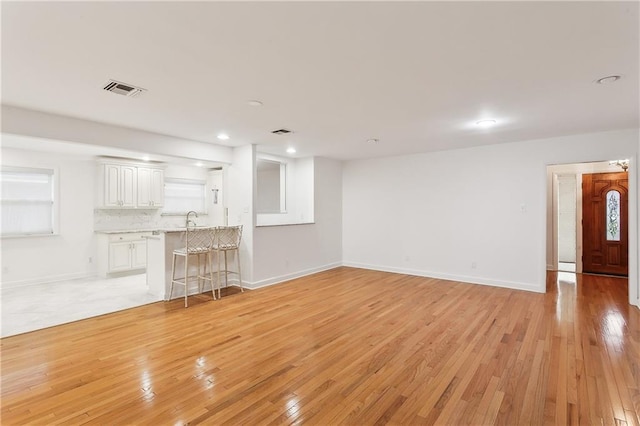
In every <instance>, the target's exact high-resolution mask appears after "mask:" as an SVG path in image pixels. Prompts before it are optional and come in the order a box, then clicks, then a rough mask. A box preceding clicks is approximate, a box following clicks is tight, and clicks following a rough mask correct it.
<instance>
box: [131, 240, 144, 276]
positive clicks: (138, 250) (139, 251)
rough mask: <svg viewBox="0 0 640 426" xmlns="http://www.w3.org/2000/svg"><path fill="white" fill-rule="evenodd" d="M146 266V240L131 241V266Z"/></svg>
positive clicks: (134, 267) (136, 267)
mask: <svg viewBox="0 0 640 426" xmlns="http://www.w3.org/2000/svg"><path fill="white" fill-rule="evenodd" d="M146 267H147V241H146V240H141V241H133V242H132V243H131V268H132V269H139V268H146Z"/></svg>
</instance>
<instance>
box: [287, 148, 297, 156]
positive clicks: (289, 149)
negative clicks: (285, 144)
mask: <svg viewBox="0 0 640 426" xmlns="http://www.w3.org/2000/svg"><path fill="white" fill-rule="evenodd" d="M287 153H288V154H295V153H296V149H295V148H294V147H292V146H290V147H289V148H287Z"/></svg>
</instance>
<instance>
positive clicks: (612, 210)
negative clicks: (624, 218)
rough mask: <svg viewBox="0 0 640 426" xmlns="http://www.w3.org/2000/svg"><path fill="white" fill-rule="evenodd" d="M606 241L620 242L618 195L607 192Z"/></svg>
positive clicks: (616, 192) (615, 192)
mask: <svg viewBox="0 0 640 426" xmlns="http://www.w3.org/2000/svg"><path fill="white" fill-rule="evenodd" d="M607 241H620V193H619V192H618V191H609V192H607Z"/></svg>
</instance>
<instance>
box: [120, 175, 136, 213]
mask: <svg viewBox="0 0 640 426" xmlns="http://www.w3.org/2000/svg"><path fill="white" fill-rule="evenodd" d="M136 172H137V170H136V167H135V166H120V178H121V184H120V188H121V192H120V194H121V195H120V201H121V204H120V205H121V206H122V207H135V206H136V201H137V200H136V193H137V189H138V188H137V179H136V175H137V173H136Z"/></svg>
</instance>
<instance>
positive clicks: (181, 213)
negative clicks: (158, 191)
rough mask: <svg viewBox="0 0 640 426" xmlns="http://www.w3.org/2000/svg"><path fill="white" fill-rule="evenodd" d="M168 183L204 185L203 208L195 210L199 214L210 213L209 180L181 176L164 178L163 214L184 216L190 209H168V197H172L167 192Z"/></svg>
mask: <svg viewBox="0 0 640 426" xmlns="http://www.w3.org/2000/svg"><path fill="white" fill-rule="evenodd" d="M167 183H178V184H187V185H189V184H191V185H202V208H203V210H202V211H200V210H194V211H195V212H196V213H198V214H199V215H207V214H208V209H207V181H206V180H201V179H180V178H165V179H164V185H163V188H162V191H163V195H164V206H163V207H162V212H161V214H160V215H161V216H184V215H186V214H187V213H188V212H189V210H187V211H170V210H167V199H171V197H167V192H166V185H167Z"/></svg>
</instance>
